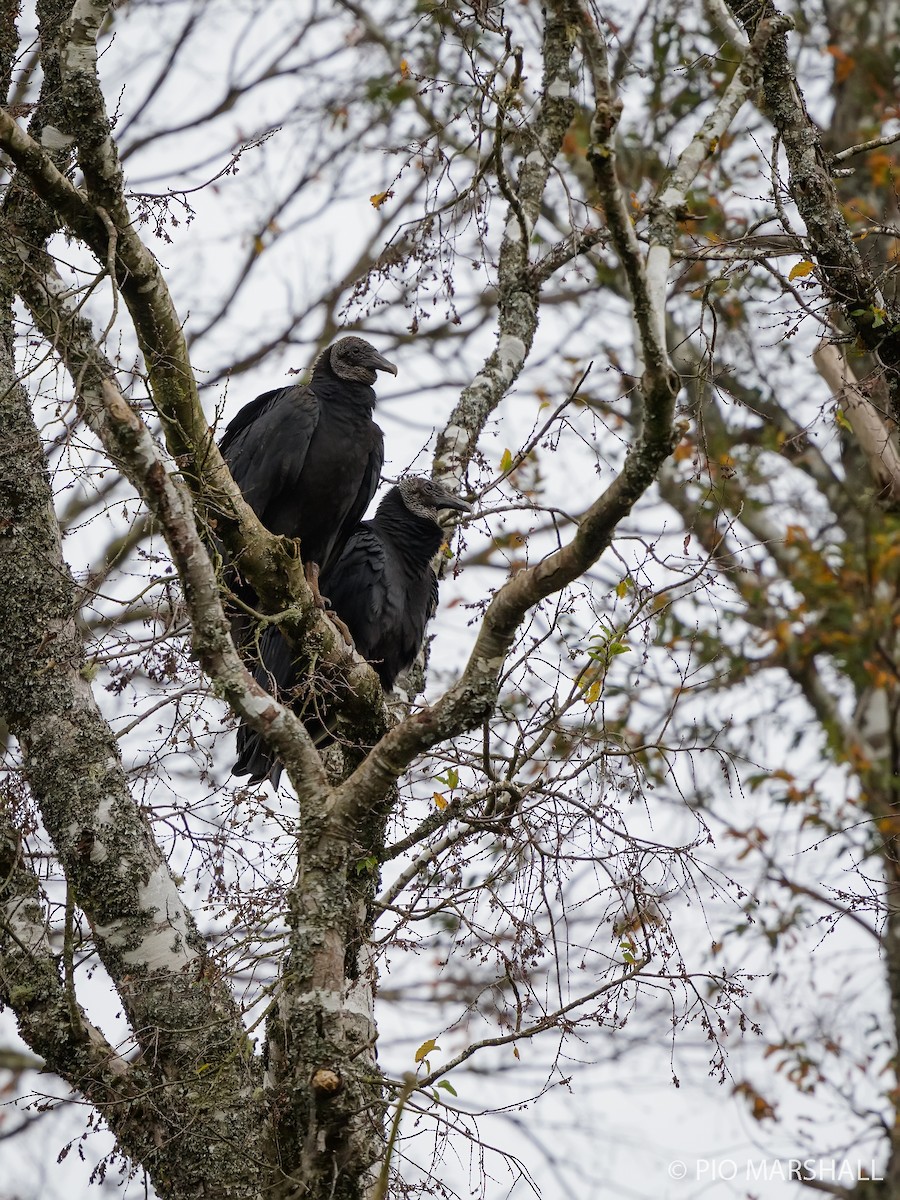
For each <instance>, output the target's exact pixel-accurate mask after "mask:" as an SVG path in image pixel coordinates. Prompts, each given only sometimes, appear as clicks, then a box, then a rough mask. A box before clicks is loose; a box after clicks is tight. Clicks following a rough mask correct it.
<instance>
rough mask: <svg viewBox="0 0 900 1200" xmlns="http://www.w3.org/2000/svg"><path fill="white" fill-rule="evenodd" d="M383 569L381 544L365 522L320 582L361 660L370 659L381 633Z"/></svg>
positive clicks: (383, 587) (324, 593)
mask: <svg viewBox="0 0 900 1200" xmlns="http://www.w3.org/2000/svg"><path fill="white" fill-rule="evenodd" d="M386 570H387V562H386V557H385V552H384V545H383V544H382V541H381V538H380V537H379V536H378V533H377V531H376V530H375V529H374V528H373V526H372V524H371V522H369V521H365V522H363V524H362V525H360V526H359V527H358V528H357V530H356V532H355V533H353V534H351V536H350V539H349V541H348V542H347V544H346V546H345V547H344V551H343V553H342V554H341V557H340V559H339V560H338V561H337V562H336V563H335V564H334V566H333V568H332V569H331V570H330V571H329V572H328V574H327V575H325V576H323V577H322V579H321V580H320V587H321V591H322V593H323V595H325V596H327V597H328V600H329V601H330V603H331V607H332V608H333V609H334V611H335V612H336V613H337V614H338V616H339V617H340V618H341V620H342V621H344V623H345V624H346V626H347V628H348V629H349V630H350V633H351V635H352V637H353V641H354V644H355V646H356V649H357V650H358V651H359V652H360V654H361V655H362V656H363V658H368V657H369V653H368V652H369V651H370V650H371V648H372V646H374V645H375V644H376V642H377V641H378V638H379V636H380V635H381V632H382V622H383V619H384V616H385V601H386V600H387V585H386V580H385V575H386ZM376 669H377V668H376Z"/></svg>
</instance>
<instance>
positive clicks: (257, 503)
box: [219, 387, 368, 533]
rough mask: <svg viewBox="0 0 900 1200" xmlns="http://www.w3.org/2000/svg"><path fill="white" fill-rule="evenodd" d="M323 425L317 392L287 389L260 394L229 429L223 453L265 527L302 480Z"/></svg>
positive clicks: (223, 444) (235, 478)
mask: <svg viewBox="0 0 900 1200" xmlns="http://www.w3.org/2000/svg"><path fill="white" fill-rule="evenodd" d="M318 421H319V402H318V400H317V399H316V397H315V394H314V393H313V392H312V390H311V389H310V388H308V387H288V388H278V389H276V390H275V391H273V392H264V393H263V395H262V396H257V398H256V399H255V400H251V401H250V403H249V404H246V405H244V407H243V408H242V409H241V411H240V412H239V413H238V414H237V416H235V417H234V419H233V420H232V421H231V422H230V423H229V425H228V427H227V428H226V430H225V434H224V436H223V437H222V440H221V442H220V443H219V449H220V450H221V451H222V454H223V456H224V458H225V461H226V462H227V463H228V467H229V470H230V471H231V474H232V476H233V477H234V481H235V483H236V484H237V485H238V487H239V488H240V489H241V491H242V492H243V494H244V499H245V500H246V501H247V503H248V504H249V505H250V507H251V508H252V509H253V511H254V512H255V513H256V515H257V516H258V517H259V518H260V520H261V521H262V522H263V524H264V525H266V524H267V521H266V512H267V509H268V508H269V506H270V504H271V503H272V502H273V500H276V499H277V498H278V497H279V496H280V494H281V493H282V492H283V491H284V489H285V488H286V487H288V488H289V487H291V485H292V484H293V483H294V481H296V479H297V478H298V477H299V475H300V472H301V471H302V469H303V464H304V463H305V461H306V455H307V451H308V450H309V444H310V442H311V441H312V436H313V434H314V433H315V430H316V425H317V424H318ZM367 503H368V501H367ZM273 532H276V533H280V532H282V531H281V530H274V531H273Z"/></svg>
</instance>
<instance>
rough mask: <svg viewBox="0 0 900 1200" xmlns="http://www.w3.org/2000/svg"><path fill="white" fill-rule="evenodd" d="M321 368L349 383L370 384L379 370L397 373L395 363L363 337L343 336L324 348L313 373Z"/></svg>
mask: <svg viewBox="0 0 900 1200" xmlns="http://www.w3.org/2000/svg"><path fill="white" fill-rule="evenodd" d="M320 370H325V371H330V372H331V374H332V375H336V376H337V378H338V379H344V380H346V381H347V382H348V383H368V384H369V385H371V384H373V383H374V382H375V379H376V378H377V373H378V372H379V371H390V373H391V374H392V375H396V374H397V368H396V367H395V366H394V364H393V363H392V362H389V361H388V360H387V359H386V358H385V357H384V355H382V354H379V353H378V351H377V350H376V349H375V347H374V346H371V345H370V344H369V343H368V342H367V341H366V340H365V339H364V338H361V337H345V338H341V340H340V341H339V342H335V343H334V345H333V346H329V347H328V348H327V349H326V350H323V351H322V353H321V354H320V355H319V357H318V359H317V360H316V365H315V367H314V368H313V374H314V375H315V374H316V373H317V372H318V371H320Z"/></svg>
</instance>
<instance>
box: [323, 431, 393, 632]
mask: <svg viewBox="0 0 900 1200" xmlns="http://www.w3.org/2000/svg"><path fill="white" fill-rule="evenodd" d="M371 436H372V446H371V449H370V451H369V457H368V459H367V460H366V466H365V471H364V473H363V477H362V482H361V483H360V485H359V490H358V491H357V493H356V499H355V500H354V501H353V504H352V505H351V507H350V511H349V512H348V513H347V515H346V517H345V518H344V520H343V521H342V522H341V527H340V530H339V532H338V535H337V538H336V539H335V543H334V548H335V550H336V551H337V554H335V553H334V551H332V552H331V553H330V554H329V556H328V561H327V562H326V563H325V564H323V569H325V570H327V569H329V568H331V567H333V566H335V565H336V564H337V561H338V557H342V555H343V553H344V552H345V549H346V547H347V546H348V545H349V542H351V541H353V540H354V539H355V538H356V536H357V533H354V530H357V531H358V534H359V535H362V531H363V530H364V529H366V525H365V523H363V524H360V522H362V519H363V517H364V516H365V515H366V509H367V508H368V507H369V501H370V500H371V499H372V497H373V496H374V495H375V492H376V491H377V489H378V481H379V480H380V478H381V468H382V467H383V466H384V434H383V433H382V432H381V429H380V428H379V426H378V425H374V424H373V425H372V435H371ZM375 541H377V538H375ZM382 557H383V555H382ZM325 595H328V593H327V592H326V593H325ZM335 608H336V609H337V611H340V610H339V609H338V606H337V605H335Z"/></svg>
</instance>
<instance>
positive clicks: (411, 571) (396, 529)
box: [232, 475, 469, 786]
mask: <svg viewBox="0 0 900 1200" xmlns="http://www.w3.org/2000/svg"><path fill="white" fill-rule="evenodd" d="M441 509H456V510H457V511H459V512H468V511H469V505H468V504H466V502H465V501H464V500H458V499H457V498H456V496H454V495H453V494H452V492H448V491H447V490H446V489H445V488H443V487H441V485H440V484H437V483H433V482H432V481H431V480H430V479H423V478H421V477H420V476H417V475H411V476H409V477H408V478H406V479H403V480H401V482H400V483H399V484H398V485H397V486H396V487H392V488H391V490H390V491H389V492H388V493H387V494H386V495H385V497H384V499H383V500H382V501H381V503H380V504H379V505H378V510H377V511H376V513H375V516H374V517H373V518H372V520H371V521H363V522H362V524H361V525H358V526H357V528H356V529H355V530H354V532H353V533H352V534H351V535H350V538H349V540H348V541H347V544H346V546H345V547H344V551H343V553H342V554H341V556H340V558H339V559H338V561H337V562H336V563H335V564H334V565H333V566H332V567H330V568H329V569H328V571H327V572H323V574H322V580H321V584H322V591H323V593H324V594H325V595H326V596H327V597H328V600H329V602H330V604H331V606H332V608H333V609H334V611H335V613H336V614H337V615H338V616H339V617H340V618H341V620H342V621H343V622H344V623H345V624H346V626H347V628H348V629H349V630H350V633H351V634H352V636H353V641H354V644H355V645H356V649H357V650H358V651H359V653H360V654H361V655H362V656H363V658H366V659H368V661H369V662H370V663H371V664H372V666H373V667H374V669H375V671H376V672H377V673H378V677H379V679H380V680H381V685H382V687H383V688H384V689H385V691H390V689H391V688H392V687H393V685H394V681H395V680H396V679H397V676H398V675H400V674H401V672H403V671H405V670H406V669H407V667H410V666H412V664H413V662H414V661H415V658H416V655H417V654H418V653H419V648H420V647H421V645H422V639H423V637H424V636H425V625H426V624H427V622H428V621H429V620H430V618H431V617H432V616H433V615H434V611H435V609H436V608H437V592H438V585H437V579H436V577H435V574H434V571H433V570H432V568H431V560H432V559H433V558H434V556H435V554H437V552H438V550H439V549H440V546H441V539H442V537H443V533H442V532H441V527H440V525H439V524H438V514H439V512H440V511H441ZM256 678H257V681H258V682H259V683H261V684H262V686H263V687H266V688H268V689H269V690H270V691H272V690H274V691H275V693H276V694H277V695H279V696H280V697H281V698H282V699H287V698H289V697H290V693H291V691H292V690H293V689H294V688H295V687H296V686H297V683H298V680H297V677H296V674H295V671H294V665H293V661H292V655H291V650H290V647H289V646H288V644H287V642H286V641H285V640H284V638H283V637H282V636H281V634H280V633H279V632H278V630H277V629H276V628H275V627H274V626H270V627H269V628H268V629H267V630H266V632H265V633H264V634H263V636H262V638H261V640H260V663H259V665H258V667H257V669H256ZM237 749H238V757H237V762H236V763H235V765H234V767H233V769H232V773H233V774H234V775H249V776H250V782H251V783H258V782H260V781H261V780H263V779H265V778H266V776H269V777H270V778H271V779H272V782H273V783H274V784H275V785H276V786H277V784H278V779H279V777H280V775H281V764H280V763H278V762H277V761H275V759H274V756H273V755H272V752H271V751H270V750H269V749H268V748H267V747H266V746H265V745H263V742H262V740H261V738H260V737H259V735H258V734H256V733H254V732H253V730H251V729H249V728H247V726H245V725H242V726H241V727H240V729H239V730H238V735H237Z"/></svg>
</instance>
